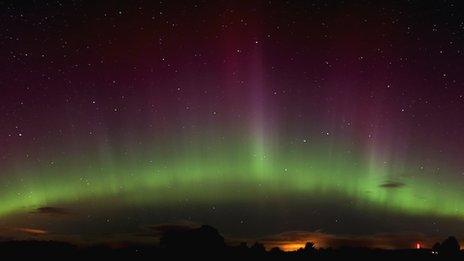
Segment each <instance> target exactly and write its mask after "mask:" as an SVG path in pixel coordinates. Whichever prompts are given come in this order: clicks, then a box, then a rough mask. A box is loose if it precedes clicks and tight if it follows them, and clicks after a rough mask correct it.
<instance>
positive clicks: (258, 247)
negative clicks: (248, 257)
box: [251, 242, 266, 253]
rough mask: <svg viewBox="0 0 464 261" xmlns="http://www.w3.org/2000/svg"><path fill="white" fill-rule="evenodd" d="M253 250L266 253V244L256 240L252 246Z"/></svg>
mask: <svg viewBox="0 0 464 261" xmlns="http://www.w3.org/2000/svg"><path fill="white" fill-rule="evenodd" d="M251 250H252V251H253V252H255V253H264V252H266V248H264V245H263V244H261V243H259V242H256V243H255V244H254V245H253V246H252V247H251Z"/></svg>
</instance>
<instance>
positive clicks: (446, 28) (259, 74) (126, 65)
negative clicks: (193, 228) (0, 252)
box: [0, 1, 464, 247]
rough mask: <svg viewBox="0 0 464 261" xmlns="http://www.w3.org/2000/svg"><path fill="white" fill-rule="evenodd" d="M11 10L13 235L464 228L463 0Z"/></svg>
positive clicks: (4, 158)
mask: <svg viewBox="0 0 464 261" xmlns="http://www.w3.org/2000/svg"><path fill="white" fill-rule="evenodd" d="M0 10H1V12H0V32H1V33H0V46H1V48H0V57H2V59H1V60H0V62H1V68H2V70H1V71H0V91H1V93H0V126H1V127H0V202H1V204H0V229H1V230H0V231H3V233H4V234H5V235H4V236H5V237H6V236H8V237H23V236H24V235H23V234H24V232H25V231H26V234H27V236H28V237H29V236H32V237H42V238H43V237H47V238H53V239H54V238H60V239H63V238H65V239H68V240H72V241H85V242H87V241H92V240H96V239H99V240H100V239H101V238H103V237H107V238H112V237H114V238H116V239H121V238H122V239H124V240H127V239H129V238H130V239H133V238H134V237H135V238H137V235H138V234H141V233H142V232H143V233H147V232H146V230H147V229H148V230H149V227H151V226H153V225H156V224H165V223H177V222H181V223H182V222H189V223H190V222H191V223H196V224H201V223H208V224H211V225H214V226H216V227H218V228H219V229H220V230H221V231H224V233H225V234H226V235H227V236H229V237H230V238H245V239H255V238H263V237H272V235H275V234H279V233H284V232H287V231H310V232H312V233H313V234H317V235H321V234H323V233H326V234H327V235H329V234H330V235H331V237H335V236H333V235H337V234H340V235H358V237H359V235H361V237H362V238H363V240H364V238H369V237H370V235H378V234H380V233H391V234H401V233H405V232H411V233H415V234H414V235H416V234H419V235H422V236H424V235H426V236H430V237H436V236H447V235H448V234H455V235H458V236H462V233H464V230H463V229H462V228H460V227H462V224H463V223H464V190H463V189H462V188H463V185H464V164H463V162H464V161H463V159H464V158H463V157H462V155H464V154H463V153H464V150H463V148H464V136H463V135H462V133H463V131H464V121H463V119H462V116H461V115H462V114H463V113H464V86H463V83H464V78H463V75H462V73H461V70H462V68H463V66H464V63H463V56H462V55H463V54H462V52H463V50H462V46H464V45H463V44H464V43H463V36H464V12H463V10H462V7H461V6H459V3H458V2H453V1H435V2H434V3H424V1H409V2H402V1H390V2H388V3H384V2H382V3H377V2H375V3H373V2H370V1H344V2H342V1H339V2H336V1H334V2H332V3H326V2H325V1H306V2H304V1H302V2H291V1H290V2H283V1H262V2H261V1H237V2H235V1H211V2H210V1H198V2H197V1H194V2H190V1H166V2H156V3H154V2H150V1H137V2H129V1H127V2H124V1H118V2H112V3H106V2H105V3H104V2H101V3H93V2H92V1H68V2H60V1H50V2H49V1H43V2H31V3H27V4H26V3H18V2H15V1H11V2H8V1H1V2H0ZM12 231H13V232H12ZM28 231H29V232H28ZM30 231H35V232H34V233H30ZM300 234H301V233H300ZM321 238H322V237H321ZM405 238H408V239H409V238H410V234H409V235H408V236H407V237H406V236H405ZM380 241H382V240H380ZM382 242H383V241H382ZM316 243H317V242H316ZM411 244H412V243H411ZM277 245H278V244H277ZM385 246H386V245H382V247H385ZM386 247H388V246H386Z"/></svg>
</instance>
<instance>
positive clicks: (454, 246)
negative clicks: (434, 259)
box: [439, 236, 461, 255]
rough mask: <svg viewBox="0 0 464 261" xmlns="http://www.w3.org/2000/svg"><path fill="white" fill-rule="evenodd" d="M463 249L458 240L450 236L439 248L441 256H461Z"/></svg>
mask: <svg viewBox="0 0 464 261" xmlns="http://www.w3.org/2000/svg"><path fill="white" fill-rule="evenodd" d="M460 249H461V247H460V246H459V242H458V240H457V239H456V238H455V237H453V236H450V237H448V238H447V239H445V240H444V241H443V242H442V243H441V245H440V248H439V254H440V255H457V254H459V250H460Z"/></svg>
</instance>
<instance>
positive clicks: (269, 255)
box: [0, 225, 464, 260]
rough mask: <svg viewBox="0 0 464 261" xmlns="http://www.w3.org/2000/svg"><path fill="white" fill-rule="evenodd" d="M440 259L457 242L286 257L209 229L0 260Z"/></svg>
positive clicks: (14, 244)
mask: <svg viewBox="0 0 464 261" xmlns="http://www.w3.org/2000/svg"><path fill="white" fill-rule="evenodd" d="M441 257H446V258H463V257H464V255H463V253H462V252H461V250H460V246H459V242H458V240H457V239H456V238H455V237H452V236H451V237H448V238H447V239H445V240H444V241H443V242H441V243H436V244H435V245H434V246H433V248H432V249H399V250H386V249H369V248H360V247H341V248H337V249H332V248H327V249H322V248H320V249H316V248H315V245H314V244H313V243H312V242H307V243H306V245H305V247H303V248H301V249H298V250H296V251H290V252H284V251H282V250H280V249H279V248H277V247H275V248H272V249H270V250H266V249H265V247H264V245H263V244H261V243H259V242H256V243H255V244H253V245H251V246H248V245H247V244H246V243H241V244H239V245H237V246H229V245H227V244H226V243H225V240H224V237H223V236H221V234H219V232H218V231H217V230H216V229H215V228H213V227H211V226H207V225H204V226H201V227H199V228H193V229H187V230H185V229H184V230H176V229H173V230H168V231H165V232H164V233H163V234H162V236H161V238H160V242H159V245H156V246H147V245H126V246H124V247H119V248H112V247H109V246H104V245H98V246H91V247H79V246H75V245H72V244H70V243H64V242H56V241H6V242H0V260H10V259H9V258H35V259H37V258H39V259H41V258H66V259H85V258H111V259H112V260H133V259H136V260H156V259H163V260H164V259H165V258H170V259H172V258H182V259H184V258H190V259H192V258H218V259H219V258H220V259H231V260H232V259H234V260H238V259H251V260H253V259H255V260H256V259H258V260H260V259H269V260H326V259H328V260H332V259H334V258H345V259H346V258H349V259H351V258H356V259H359V258H376V259H389V260H391V259H392V258H416V259H419V258H420V259H422V260H431V259H437V258H441Z"/></svg>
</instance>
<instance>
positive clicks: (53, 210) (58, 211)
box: [32, 207, 70, 216]
mask: <svg viewBox="0 0 464 261" xmlns="http://www.w3.org/2000/svg"><path fill="white" fill-rule="evenodd" d="M32 213H34V214H44V215H52V216H63V215H69V214H70V212H69V211H68V210H67V209H65V208H60V207H40V208H37V209H35V210H34V211H33V212H32Z"/></svg>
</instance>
